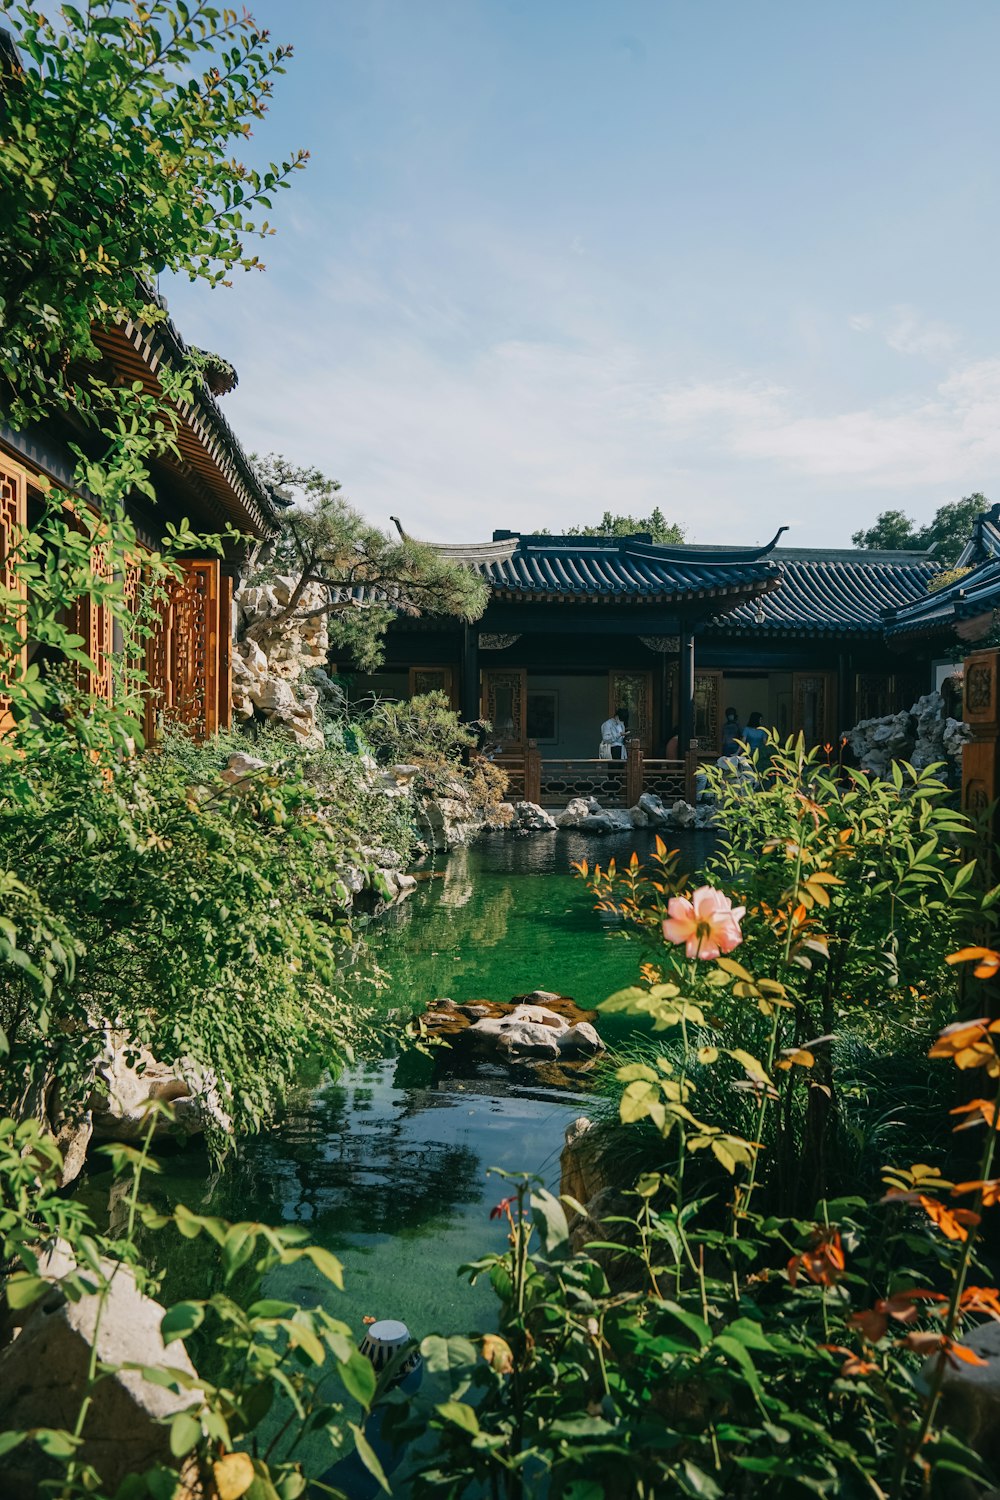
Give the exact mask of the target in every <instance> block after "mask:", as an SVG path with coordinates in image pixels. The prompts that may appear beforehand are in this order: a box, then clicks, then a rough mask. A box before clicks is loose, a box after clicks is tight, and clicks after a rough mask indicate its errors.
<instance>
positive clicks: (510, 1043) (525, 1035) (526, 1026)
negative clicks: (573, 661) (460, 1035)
mask: <svg viewBox="0 0 1000 1500" xmlns="http://www.w3.org/2000/svg"><path fill="white" fill-rule="evenodd" d="M469 1029H470V1031H473V1032H478V1033H479V1034H480V1035H481V1036H489V1035H492V1036H493V1038H494V1040H495V1042H496V1046H497V1047H498V1049H499V1050H500V1051H501V1052H530V1053H533V1054H534V1055H536V1056H544V1057H558V1056H559V1046H558V1043H557V1041H556V1033H555V1032H554V1031H553V1030H552V1028H551V1027H550V1026H539V1025H537V1024H535V1023H533V1022H531V1021H516V1022H515V1021H508V1022H507V1024H506V1025H501V1024H496V1025H495V1026H494V1025H491V1018H490V1017H488V1016H487V1017H484V1018H483V1020H481V1021H477V1022H476V1023H475V1025H474V1026H471V1027H470V1028H469Z"/></svg>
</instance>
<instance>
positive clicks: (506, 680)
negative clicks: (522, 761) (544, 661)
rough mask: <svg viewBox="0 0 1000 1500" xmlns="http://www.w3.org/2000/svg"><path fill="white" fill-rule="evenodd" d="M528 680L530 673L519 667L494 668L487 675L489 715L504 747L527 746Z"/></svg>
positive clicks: (484, 698)
mask: <svg viewBox="0 0 1000 1500" xmlns="http://www.w3.org/2000/svg"><path fill="white" fill-rule="evenodd" d="M526 681H527V673H526V672H525V671H524V669H523V668H519V667H503V668H501V667H491V668H490V669H489V670H488V671H486V672H484V673H483V701H484V705H485V711H486V714H485V716H486V718H487V719H489V721H490V723H491V724H492V726H493V733H494V735H495V736H496V738H497V739H498V740H500V742H501V743H502V744H505V745H520V744H523V743H524V739H525V732H526V726H525V714H526V711H527V693H526Z"/></svg>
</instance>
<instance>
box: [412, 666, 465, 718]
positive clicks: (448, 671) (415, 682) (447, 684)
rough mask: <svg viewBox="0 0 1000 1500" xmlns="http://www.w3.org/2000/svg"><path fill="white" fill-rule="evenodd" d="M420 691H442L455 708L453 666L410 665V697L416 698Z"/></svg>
mask: <svg viewBox="0 0 1000 1500" xmlns="http://www.w3.org/2000/svg"><path fill="white" fill-rule="evenodd" d="M421 693H444V695H445V697H446V698H447V699H448V702H449V703H450V704H451V706H452V708H456V707H457V706H458V705H457V703H456V701H455V669H454V667H411V668H410V697H411V698H417V697H419V696H420V694H421Z"/></svg>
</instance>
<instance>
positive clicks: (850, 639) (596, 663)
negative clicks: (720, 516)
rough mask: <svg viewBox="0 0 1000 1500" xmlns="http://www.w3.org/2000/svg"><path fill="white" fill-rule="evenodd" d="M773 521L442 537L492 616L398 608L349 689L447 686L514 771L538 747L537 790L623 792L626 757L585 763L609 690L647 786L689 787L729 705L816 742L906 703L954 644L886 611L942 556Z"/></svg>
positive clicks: (715, 745)
mask: <svg viewBox="0 0 1000 1500" xmlns="http://www.w3.org/2000/svg"><path fill="white" fill-rule="evenodd" d="M780 535H781V533H779V535H778V536H777V537H775V538H774V540H773V541H772V542H770V543H769V544H768V545H767V546H765V547H758V548H747V549H740V548H726V547H695V546H675V547H668V546H660V545H658V544H655V543H654V542H653V541H652V539H651V537H649V536H648V535H641V534H640V535H634V536H629V537H576V536H572V537H571V536H549V535H545V534H538V535H530V534H521V533H516V532H509V531H497V532H495V533H494V535H493V539H492V541H490V542H485V543H481V544H477V545H473V546H450V547H449V546H442V547H441V548H439V549H438V550H439V551H440V552H441V554H442V555H443V556H446V557H449V558H450V559H452V560H453V561H455V562H458V563H462V564H464V565H465V566H467V567H470V568H473V569H474V570H475V571H476V572H478V573H479V574H480V575H481V576H482V577H483V578H485V579H486V580H487V582H488V583H489V585H490V601H489V604H488V606H487V609H486V613H485V615H484V616H483V618H482V619H481V620H480V621H478V622H477V623H476V624H475V625H472V626H463V625H461V624H459V623H458V622H456V621H453V620H448V619H442V618H430V617H424V618H416V619H415V618H409V617H407V618H403V617H401V618H399V619H397V621H396V622H395V623H394V624H393V626H392V627H391V629H390V631H389V634H388V637H387V642H386V659H385V664H384V667H383V669H382V670H381V671H380V672H379V673H378V674H376V675H375V676H371V677H356V678H355V679H354V683H353V693H354V695H355V696H364V695H366V694H368V693H377V694H380V695H382V696H390V697H395V698H402V697H406V696H411V695H413V694H416V693H420V692H426V691H427V690H429V689H431V688H439V689H443V690H444V691H445V692H446V693H448V694H449V695H450V697H451V699H452V701H453V703H454V704H455V706H456V707H457V708H459V709H460V710H461V712H462V714H463V716H464V717H466V718H468V719H475V718H478V717H480V716H482V717H485V718H487V719H488V720H489V721H490V722H491V724H492V725H493V730H494V733H495V734H496V736H497V737H498V738H499V740H500V741H501V742H502V745H503V759H504V760H505V762H506V763H507V764H508V768H509V769H510V770H511V771H512V774H513V776H514V779H515V784H517V785H519V784H520V776H521V769H520V767H521V764H522V762H523V760H524V757H525V755H526V754H527V755H528V760H529V762H530V761H531V759H532V756H531V754H530V752H532V751H534V750H535V749H536V748H537V758H538V762H539V763H540V770H538V771H537V773H536V772H535V771H533V770H531V768H530V765H529V771H528V780H529V783H530V782H533V781H537V779H538V777H540V778H541V794H542V796H543V798H544V799H545V800H558V798H559V797H560V796H561V795H562V794H563V792H564V791H574V790H580V791H587V790H593V789H596V788H597V787H598V785H600V786H601V787H602V788H603V792H604V795H605V797H607V798H608V799H609V800H611V801H614V800H620V799H619V798H618V796H617V791H618V788H617V783H616V782H615V778H616V777H620V776H621V775H623V774H624V773H622V772H620V771H618V770H616V769H614V768H613V767H612V768H610V769H609V768H608V766H607V764H606V763H605V765H604V766H603V767H596V766H595V763H596V760H597V755H598V741H599V738H600V725H601V722H602V720H603V719H605V718H607V717H608V715H609V713H610V711H611V710H613V709H614V708H615V707H618V706H620V707H622V708H624V709H626V710H627V715H628V731H629V738H630V741H631V747H632V748H631V758H632V760H633V761H639V760H641V761H642V763H643V767H644V769H643V773H642V774H643V780H642V782H641V786H645V787H646V788H647V789H648V788H650V787H660V788H661V789H664V790H667V791H673V790H677V789H679V787H680V785H681V771H680V769H679V763H680V762H681V761H683V758H684V752H685V749H686V748H692V747H693V748H694V749H696V750H697V751H698V752H700V753H703V754H718V752H719V750H720V748H721V741H722V726H723V722H724V718H725V711H726V709H727V708H733V709H735V712H736V716H737V719H738V721H739V723H740V724H741V725H744V726H745V725H746V723H747V720H748V718H749V716H750V715H751V714H752V713H754V712H759V713H760V714H761V715H762V716H763V719H764V722H765V723H766V724H768V725H774V726H776V727H777V729H778V731H779V732H780V733H781V734H783V735H784V734H790V733H793V732H795V731H798V730H802V731H803V733H804V734H805V736H806V739H807V741H808V742H809V743H812V744H822V743H824V741H827V740H830V741H835V740H836V738H837V736H838V733H839V731H840V730H841V729H844V728H846V727H848V726H850V725H852V724H853V723H855V722H856V721H857V720H858V719H860V718H866V717H872V716H874V715H877V714H882V713H889V712H893V711H895V710H896V709H897V708H899V707H904V706H905V707H909V706H910V704H911V703H912V702H913V701H914V700H915V698H917V697H918V696H919V695H920V694H921V693H922V692H924V691H926V690H927V689H928V688H929V687H930V686H931V685H932V681H931V678H932V668H933V662H934V659H935V656H942V655H943V656H945V657H947V652H948V649H949V648H948V647H947V646H946V645H945V643H944V641H943V640H941V639H935V640H933V641H931V642H929V643H927V645H926V646H925V645H920V646H917V647H913V646H911V645H910V644H909V643H908V642H907V640H906V639H905V638H902V637H897V636H895V635H893V634H892V633H891V632H892V622H895V621H897V620H899V619H902V618H905V617H906V612H907V611H908V610H913V609H918V608H919V607H921V606H922V605H923V604H924V603H926V601H927V598H928V593H927V585H928V581H929V580H930V579H931V578H933V577H934V576H935V575H936V574H939V573H940V571H941V566H940V563H936V562H935V561H934V559H933V558H932V557H930V556H928V555H926V554H921V553H914V552H866V551H861V550H844V551H833V552H830V551H821V550H816V551H811V550H803V551H798V550H793V549H789V548H785V547H779V546H778V545H777V542H778V540H779V538H780ZM997 539H998V547H1000V533H998V534H997ZM998 558H1000V552H998ZM997 571H998V576H1000V561H998V563H997ZM954 654H955V653H954V651H953V652H952V655H954ZM675 735H676V737H677V742H678V745H679V747H680V748H679V750H674V751H673V755H672V756H671V757H669V758H668V757H667V755H666V750H667V747H668V744H670V742H671V741H672V740H673V738H674V736H675ZM588 768H589V769H588ZM632 774H633V782H634V785H633V786H632V788H631V791H632V792H634V791H635V789H636V787H637V786H640V783H639V782H638V781H636V780H635V778H636V776H637V775H638V772H637V771H635V770H634V769H633V773H632ZM608 777H610V778H611V781H612V782H614V783H615V785H614V786H612V787H611V789H610V792H609V785H608ZM536 790H538V788H537V787H536ZM621 793H622V796H624V794H625V788H624V786H623V787H622V788H621ZM598 794H599V795H600V792H599V793H598Z"/></svg>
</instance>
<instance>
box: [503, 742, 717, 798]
mask: <svg viewBox="0 0 1000 1500" xmlns="http://www.w3.org/2000/svg"><path fill="white" fill-rule="evenodd" d="M714 759H715V756H714V755H711V754H709V753H708V752H707V751H699V750H691V751H689V753H688V754H687V755H686V756H685V758H684V759H683V760H680V759H673V760H668V759H667V758H666V757H665V756H646V755H644V754H643V752H642V748H641V746H639V745H630V746H629V747H628V757H627V759H625V760H599V759H597V758H595V757H590V756H577V755H570V756H558V757H553V758H551V759H550V758H548V757H546V758H545V759H544V760H543V759H542V755H541V751H540V750H539V749H538V747H537V746H536V745H527V746H526V747H525V748H524V749H523V750H522V749H520V748H517V749H510V750H506V751H504V752H503V753H502V754H499V755H496V756H494V757H493V763H494V765H497V766H500V767H501V768H502V769H503V770H504V771H506V773H507V798H508V801H510V802H521V801H525V802H536V803H541V805H542V806H543V807H555V806H560V807H561V806H565V804H566V803H567V802H569V800H570V798H572V797H596V798H597V800H598V802H600V804H601V806H602V807H635V805H636V803H637V802H638V801H639V798H640V797H641V796H642V795H643V793H644V792H652V793H654V794H655V795H656V796H658V797H659V798H661V800H662V801H663V802H664V803H666V804H667V806H668V807H669V806H670V805H671V803H673V802H676V801H677V799H678V798H679V797H683V798H684V800H685V801H686V802H694V801H695V799H696V796H697V782H696V778H697V776H698V772H699V771H700V770H701V767H702V765H703V763H704V762H706V761H713V760H714Z"/></svg>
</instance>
